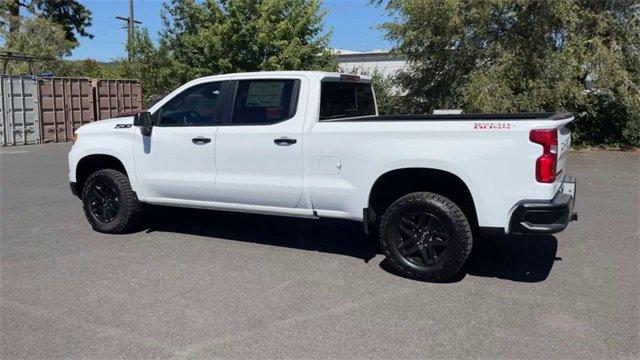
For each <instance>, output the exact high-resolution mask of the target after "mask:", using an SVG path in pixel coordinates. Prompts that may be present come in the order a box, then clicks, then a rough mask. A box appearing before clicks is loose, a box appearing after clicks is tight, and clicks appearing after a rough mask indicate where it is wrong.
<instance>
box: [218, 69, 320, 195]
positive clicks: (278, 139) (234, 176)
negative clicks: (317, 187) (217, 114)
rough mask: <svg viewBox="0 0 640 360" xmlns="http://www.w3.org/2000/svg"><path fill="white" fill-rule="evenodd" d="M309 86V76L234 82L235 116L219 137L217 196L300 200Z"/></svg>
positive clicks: (231, 111) (232, 110)
mask: <svg viewBox="0 0 640 360" xmlns="http://www.w3.org/2000/svg"><path fill="white" fill-rule="evenodd" d="M307 88H308V85H307V82H306V79H304V78H282V79H268V80H267V79H247V80H237V81H233V82H231V84H230V85H229V91H230V92H231V94H233V96H230V97H229V98H230V99H232V100H233V101H230V103H229V107H230V109H229V112H230V116H228V118H227V122H226V123H225V124H224V125H223V126H221V127H220V128H219V129H218V134H217V136H216V144H215V152H216V172H217V174H216V201H219V202H224V203H230V204H245V205H258V206H272V207H281V208H295V207H296V206H297V205H298V202H299V200H300V198H301V195H302V145H303V144H302V142H303V139H302V132H303V125H304V118H305V110H306V109H305V104H306V102H305V101H302V100H301V98H302V97H303V96H301V94H306V90H307ZM301 89H302V90H303V91H301Z"/></svg>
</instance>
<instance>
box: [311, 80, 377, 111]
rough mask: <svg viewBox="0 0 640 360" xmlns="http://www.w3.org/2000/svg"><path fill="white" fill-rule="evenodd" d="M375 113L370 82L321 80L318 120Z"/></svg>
mask: <svg viewBox="0 0 640 360" xmlns="http://www.w3.org/2000/svg"><path fill="white" fill-rule="evenodd" d="M375 114H376V107H375V101H374V99H373V91H372V90H371V84H368V83H358V82H345V81H323V82H322V87H321V93H320V120H329V119H341V118H348V117H356V116H370V115H375Z"/></svg>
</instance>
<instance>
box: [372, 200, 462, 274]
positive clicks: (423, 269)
mask: <svg viewBox="0 0 640 360" xmlns="http://www.w3.org/2000/svg"><path fill="white" fill-rule="evenodd" d="M379 236H380V247H381V248H382V250H383V252H384V254H385V257H386V258H387V260H388V262H389V264H390V265H391V267H392V268H393V269H395V270H397V271H398V272H399V273H400V274H401V275H403V276H405V277H408V278H412V279H416V280H423V281H424V280H426V281H442V280H447V279H449V278H451V277H453V276H455V275H456V274H458V273H459V272H460V270H461V269H462V266H463V265H464V264H465V262H466V260H467V258H468V256H469V254H470V252H471V247H472V244H473V236H472V232H471V226H470V225H469V221H468V219H467V217H466V216H465V213H464V212H463V211H462V209H460V207H459V206H458V205H456V204H455V203H454V202H453V201H451V200H450V199H448V198H446V197H444V196H442V195H440V194H435V193H430V192H415V193H410V194H407V195H405V196H403V197H401V198H399V199H398V200H396V201H394V202H393V203H392V204H391V205H390V206H389V208H388V209H387V210H386V212H385V214H384V216H383V217H382V219H381V222H380V232H379Z"/></svg>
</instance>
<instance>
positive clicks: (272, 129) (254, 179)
mask: <svg viewBox="0 0 640 360" xmlns="http://www.w3.org/2000/svg"><path fill="white" fill-rule="evenodd" d="M572 120H573V116H572V115H571V114H567V113H523V114H460V115H384V116H379V115H378V112H377V106H376V101H375V97H374V93H373V89H372V87H371V82H370V79H369V78H367V77H364V76H355V75H344V74H338V73H325V72H307V71H300V72H260V73H243V74H229V75H219V76H210V77H204V78H200V79H196V80H193V81H191V82H189V83H187V84H185V85H183V86H181V87H180V88H178V89H177V90H175V91H174V92H172V93H171V94H169V95H168V96H166V97H165V98H164V99H162V100H161V101H159V102H158V103H157V104H155V105H154V106H152V107H151V108H150V109H149V111H148V112H140V113H138V114H135V116H132V117H123V118H117V119H112V120H104V121H99V122H94V123H92V124H88V125H84V126H82V127H81V128H79V129H78V130H77V131H76V134H75V141H74V145H73V147H72V148H71V151H70V153H69V180H70V183H71V190H72V192H73V193H74V194H75V195H77V196H79V197H80V199H82V203H83V208H84V212H85V214H86V217H87V219H88V221H89V223H90V224H91V226H92V227H93V228H94V229H95V230H97V231H101V232H106V233H121V232H125V231H128V230H130V229H131V227H132V226H133V225H134V223H135V221H136V219H137V218H138V217H139V214H140V213H141V211H142V209H143V207H142V205H141V204H142V203H147V204H158V205H168V206H179V207H193V208H204V209H216V210H226V211H237V212H250V213H260V214H271V215H283V216H297V217H307V218H323V217H327V218H341V219H349V220H355V221H361V222H363V223H364V229H365V231H369V230H373V229H375V230H376V231H377V233H379V237H380V244H381V247H382V250H383V251H384V254H385V255H386V257H387V258H388V259H389V260H390V263H391V264H393V266H395V268H396V269H397V270H398V271H399V272H401V273H402V274H403V275H405V276H408V277H411V278H416V279H422V280H443V279H446V278H447V277H450V276H452V275H454V274H456V273H457V272H458V271H459V270H460V269H461V267H462V266H463V264H464V263H465V261H466V259H467V257H468V255H469V253H470V251H471V247H472V242H473V238H474V237H475V236H478V234H481V233H482V232H483V231H493V232H495V231H497V232H500V233H502V234H512V233H533V234H535V233H538V234H542V233H547V234H548V233H555V232H558V231H562V230H564V229H565V227H566V226H567V223H568V222H569V221H571V220H575V219H577V215H576V214H575V213H574V212H573V206H574V198H575V179H574V178H572V177H570V176H568V175H566V170H565V167H566V159H567V153H568V151H569V147H570V141H571V140H570V139H571V136H570V132H569V130H568V128H567V127H566V125H567V124H568V123H569V122H571V121H572Z"/></svg>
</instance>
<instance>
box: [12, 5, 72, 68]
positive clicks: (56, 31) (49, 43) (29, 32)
mask: <svg viewBox="0 0 640 360" xmlns="http://www.w3.org/2000/svg"><path fill="white" fill-rule="evenodd" d="M19 21H20V27H19V30H18V31H17V32H14V33H13V34H12V35H11V36H12V38H13V44H12V47H11V48H6V47H4V46H3V47H1V48H2V49H3V50H10V51H15V52H22V53H27V54H37V55H40V56H49V57H53V58H60V57H63V56H67V55H70V54H71V50H72V49H73V48H75V47H76V44H75V43H74V42H72V41H70V40H68V39H67V38H66V36H65V31H64V29H63V27H62V26H60V25H58V24H55V23H53V22H51V21H49V20H47V19H42V18H37V17H36V18H21V19H20V20H19ZM34 34H38V35H37V36H34ZM7 36H9V29H8V24H6V23H5V24H2V25H1V26H0V38H3V39H6V38H7ZM6 65H7V68H6V70H7V73H9V74H30V73H31V74H33V73H35V74H39V73H42V72H44V71H54V72H55V71H57V70H59V69H60V67H61V66H62V64H61V63H60V62H51V61H46V62H43V61H35V62H33V63H32V64H31V66H29V64H27V63H24V62H8V63H7V64H6ZM3 66H4V64H3Z"/></svg>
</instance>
